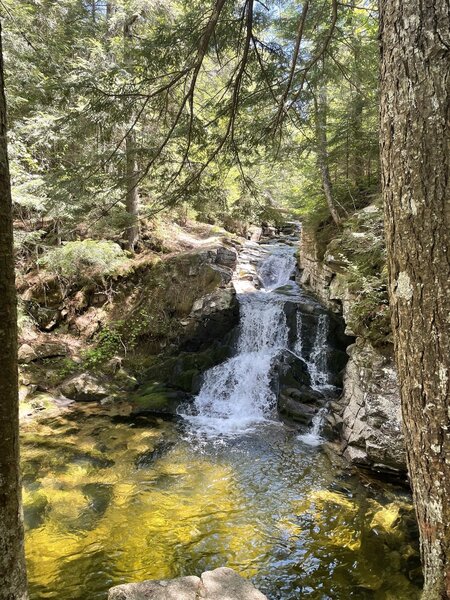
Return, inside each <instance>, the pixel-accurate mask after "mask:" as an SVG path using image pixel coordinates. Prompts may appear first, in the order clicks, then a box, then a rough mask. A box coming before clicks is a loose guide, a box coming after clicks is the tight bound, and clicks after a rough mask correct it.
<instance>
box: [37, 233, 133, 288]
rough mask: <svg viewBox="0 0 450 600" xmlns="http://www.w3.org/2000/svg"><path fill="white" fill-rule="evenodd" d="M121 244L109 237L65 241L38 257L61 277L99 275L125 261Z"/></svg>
mask: <svg viewBox="0 0 450 600" xmlns="http://www.w3.org/2000/svg"><path fill="white" fill-rule="evenodd" d="M125 258H126V255H125V252H124V251H123V250H122V248H121V247H120V246H119V245H118V244H116V243H114V242H109V241H98V240H83V241H77V242H67V243H66V244H65V245H64V246H61V247H59V248H54V249H52V250H50V251H49V252H47V254H46V255H45V256H43V257H42V258H40V259H39V264H40V265H43V266H44V267H45V268H46V269H48V270H49V271H51V272H52V273H55V275H58V276H60V277H62V278H63V279H67V280H71V279H74V278H75V277H82V276H86V275H87V276H91V277H96V276H97V277H98V276H104V275H110V274H112V273H114V271H115V270H116V269H117V267H119V266H120V265H121V264H123V262H124V261H125Z"/></svg>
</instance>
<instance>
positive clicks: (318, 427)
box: [298, 407, 327, 446]
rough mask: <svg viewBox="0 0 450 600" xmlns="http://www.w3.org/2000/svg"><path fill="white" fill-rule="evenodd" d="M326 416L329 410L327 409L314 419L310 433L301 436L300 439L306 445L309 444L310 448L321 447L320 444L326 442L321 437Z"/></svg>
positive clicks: (320, 411) (322, 410) (323, 409)
mask: <svg viewBox="0 0 450 600" xmlns="http://www.w3.org/2000/svg"><path fill="white" fill-rule="evenodd" d="M326 414H327V409H326V408H325V407H324V408H321V409H320V410H318V411H317V413H316V414H315V415H314V417H313V420H312V423H311V427H310V429H309V431H308V432H307V433H303V434H301V435H299V436H298V439H299V440H301V441H302V442H304V443H305V444H308V446H320V444H322V442H323V441H324V440H323V438H322V436H321V433H322V429H323V424H324V421H325V416H326Z"/></svg>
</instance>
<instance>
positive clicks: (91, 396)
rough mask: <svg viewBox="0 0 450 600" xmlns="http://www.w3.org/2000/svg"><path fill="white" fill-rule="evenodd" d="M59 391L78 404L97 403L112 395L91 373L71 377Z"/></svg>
mask: <svg viewBox="0 0 450 600" xmlns="http://www.w3.org/2000/svg"><path fill="white" fill-rule="evenodd" d="M59 389H60V391H61V393H62V394H64V396H66V397H67V398H70V399H71V400H76V401H77V402H97V401H99V400H102V399H103V398H106V397H107V396H109V395H110V393H111V390H108V388H107V387H106V386H105V385H104V384H103V383H102V382H101V381H100V380H99V379H97V378H96V377H94V376H93V375H90V374H89V373H82V374H81V375H75V376H74V377H71V378H70V379H68V380H67V381H65V382H64V383H62V384H61V386H60V388H59Z"/></svg>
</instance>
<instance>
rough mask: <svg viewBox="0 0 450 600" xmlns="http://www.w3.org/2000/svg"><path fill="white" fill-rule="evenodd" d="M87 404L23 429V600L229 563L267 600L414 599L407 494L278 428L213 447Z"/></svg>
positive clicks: (90, 599) (63, 598)
mask: <svg viewBox="0 0 450 600" xmlns="http://www.w3.org/2000/svg"><path fill="white" fill-rule="evenodd" d="M96 410H97V409H94V408H90V407H87V406H84V407H82V408H79V409H77V410H75V411H71V412H67V413H65V414H64V415H62V416H59V417H55V418H52V419H47V420H46V421H43V422H41V423H39V424H36V423H35V424H30V425H28V426H26V427H25V428H24V431H23V453H22V460H23V469H24V504H25V521H26V529H27V534H26V549H27V558H28V568H29V578H30V588H31V599H32V600H41V599H44V598H57V599H58V600H104V599H105V598H106V595H107V589H108V588H109V587H110V586H112V585H115V584H118V583H124V582H130V581H137V580H142V579H148V578H170V577H176V576H179V575H185V574H200V573H201V572H202V571H204V570H206V569H212V568H215V567H218V566H224V565H227V566H230V567H233V568H235V569H237V570H238V571H239V572H240V573H242V574H243V575H245V576H247V577H250V578H252V579H253V581H254V582H255V583H256V584H257V585H258V586H259V587H260V588H261V590H262V591H264V592H265V593H266V594H267V595H268V597H269V598H270V599H271V600H276V599H279V600H294V599H295V600H296V599H298V598H308V599H315V600H319V599H320V600H324V599H333V600H336V599H337V600H340V599H342V600H344V599H349V598H354V599H357V600H366V599H367V600H369V599H370V600H372V599H373V600H381V599H383V600H414V599H415V598H417V597H418V589H419V588H418V585H420V580H419V579H418V578H419V573H420V569H419V563H418V555H417V544H416V532H415V528H414V518H413V514H412V511H411V505H410V498H409V496H408V494H407V493H406V492H404V491H402V490H400V489H396V488H387V487H386V486H383V488H381V487H380V486H379V485H378V484H376V483H374V482H370V481H369V480H367V481H362V480H361V479H359V478H357V477H356V476H354V475H353V476H352V475H350V474H349V473H348V472H346V471H343V470H342V468H341V467H340V466H339V465H338V464H336V463H335V462H334V461H332V460H330V458H329V457H328V455H327V454H326V453H325V452H324V451H323V449H321V448H320V447H319V448H314V447H309V446H306V445H304V444H302V442H301V441H299V440H298V439H297V432H295V431H292V430H289V429H288V428H286V427H285V426H282V425H279V424H273V425H265V426H263V427H261V428H260V429H259V430H256V431H255V432H254V433H252V434H247V435H245V436H244V437H239V438H235V439H232V440H228V441H227V442H223V441H222V442H219V441H217V440H216V441H215V442H211V441H206V440H204V441H203V442H199V441H198V440H195V439H193V438H192V437H189V435H187V433H186V432H185V431H183V430H182V428H181V427H180V426H179V425H176V424H174V423H167V422H163V421H160V420H147V419H140V420H139V421H136V422H134V423H131V422H129V421H127V420H126V419H124V418H123V419H122V418H118V417H113V416H109V415H105V414H103V415H102V414H100V413H99V412H96Z"/></svg>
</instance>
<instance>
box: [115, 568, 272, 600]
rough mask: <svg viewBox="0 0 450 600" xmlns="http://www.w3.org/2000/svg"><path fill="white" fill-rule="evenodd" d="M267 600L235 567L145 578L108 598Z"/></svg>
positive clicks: (125, 586) (117, 589) (131, 599)
mask: <svg viewBox="0 0 450 600" xmlns="http://www.w3.org/2000/svg"><path fill="white" fill-rule="evenodd" d="M150 599H151V600H200V599H204V600H267V596H265V595H264V594H262V593H261V592H259V591H258V590H257V589H256V588H255V587H254V586H253V585H252V584H251V583H250V582H249V581H247V580H246V579H244V578H243V577H241V576H240V575H238V573H236V571H233V569H228V568H226V567H222V568H220V569H215V570H214V571H206V572H205V573H203V575H202V576H201V577H193V576H191V577H179V578H178V579H173V580H170V581H167V580H161V581H143V582H141V583H128V584H125V585H118V586H116V587H113V588H111V589H110V590H109V593H108V600H150Z"/></svg>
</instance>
